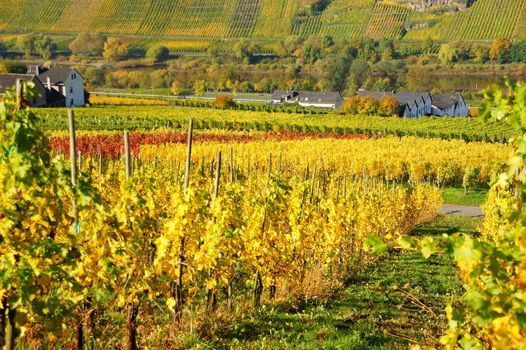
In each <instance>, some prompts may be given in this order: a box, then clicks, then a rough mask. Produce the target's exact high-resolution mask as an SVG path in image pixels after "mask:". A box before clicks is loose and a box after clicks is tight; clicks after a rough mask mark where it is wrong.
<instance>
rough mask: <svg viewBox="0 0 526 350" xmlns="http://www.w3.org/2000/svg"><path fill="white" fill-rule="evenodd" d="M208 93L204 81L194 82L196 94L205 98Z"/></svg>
mask: <svg viewBox="0 0 526 350" xmlns="http://www.w3.org/2000/svg"><path fill="white" fill-rule="evenodd" d="M205 92H206V82H205V81H204V80H196V81H195V82H194V94H196V95H197V96H203V95H204V94H205Z"/></svg>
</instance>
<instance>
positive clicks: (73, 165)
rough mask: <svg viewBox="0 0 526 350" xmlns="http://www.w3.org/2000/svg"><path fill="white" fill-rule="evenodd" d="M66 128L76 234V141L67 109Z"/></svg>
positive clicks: (72, 123)
mask: <svg viewBox="0 0 526 350" xmlns="http://www.w3.org/2000/svg"><path fill="white" fill-rule="evenodd" d="M68 126H69V155H70V164H71V186H72V188H73V198H72V200H71V211H72V215H73V228H74V231H75V232H78V229H79V227H78V225H79V223H78V221H79V215H78V210H77V200H76V187H77V159H76V155H77V152H76V148H77V140H76V137H75V114H74V112H73V110H72V109H71V108H70V109H68Z"/></svg>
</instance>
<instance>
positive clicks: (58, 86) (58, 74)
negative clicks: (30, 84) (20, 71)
mask: <svg viewBox="0 0 526 350" xmlns="http://www.w3.org/2000/svg"><path fill="white" fill-rule="evenodd" d="M28 73H32V74H35V75H36V76H37V78H38V79H40V81H41V82H42V84H44V86H46V88H47V89H48V90H55V91H56V92H58V93H59V94H61V95H62V96H64V105H65V106H66V107H79V106H84V105H85V104H86V100H85V96H84V77H83V76H82V75H81V74H80V73H79V72H78V71H77V70H76V69H74V68H45V67H40V66H33V67H30V68H29V71H28Z"/></svg>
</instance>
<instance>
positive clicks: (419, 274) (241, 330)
mask: <svg viewBox="0 0 526 350" xmlns="http://www.w3.org/2000/svg"><path fill="white" fill-rule="evenodd" d="M479 222H480V221H479V219H476V218H465V217H458V216H441V217H439V218H437V219H436V220H435V221H433V222H431V223H429V224H426V225H423V226H421V227H419V228H417V229H415V230H414V232H413V234H414V235H418V236H426V235H441V234H444V233H446V234H451V233H455V232H469V233H474V232H475V231H476V227H477V225H478V224H479ZM463 293H464V289H463V287H462V284H461V281H460V280H459V277H458V274H457V269H456V268H455V266H454V264H453V262H452V261H451V259H450V258H449V257H446V256H442V255H436V256H432V257H431V258H429V259H425V258H423V257H422V255H421V254H420V253H418V252H407V251H398V250H391V251H390V252H389V253H388V254H386V255H384V256H382V257H379V258H378V261H376V262H375V263H373V264H372V265H370V266H369V267H367V268H366V269H364V270H363V271H360V272H358V273H357V274H356V275H355V276H354V277H353V278H351V279H350V280H349V281H348V283H347V286H346V287H345V288H344V289H343V290H342V291H341V292H339V293H338V294H337V295H335V296H334V297H333V298H332V299H331V300H329V301H328V302H324V303H319V304H308V305H304V306H301V307H291V306H290V305H281V306H275V307H265V308H262V309H260V310H258V311H256V312H254V313H253V314H252V315H250V316H247V317H245V318H244V319H243V320H241V321H239V322H237V323H235V324H234V325H233V326H232V327H229V329H228V330H227V331H226V332H225V333H224V334H222V335H221V336H220V337H219V339H216V340H215V341H213V342H209V343H202V344H199V345H198V346H197V348H214V349H407V348H408V345H409V344H420V345H438V340H439V338H440V336H441V335H442V334H443V333H444V331H445V329H446V328H447V320H446V317H445V312H444V309H445V307H446V305H447V304H448V303H449V302H450V301H452V300H454V299H455V298H458V296H460V295H461V294H463Z"/></svg>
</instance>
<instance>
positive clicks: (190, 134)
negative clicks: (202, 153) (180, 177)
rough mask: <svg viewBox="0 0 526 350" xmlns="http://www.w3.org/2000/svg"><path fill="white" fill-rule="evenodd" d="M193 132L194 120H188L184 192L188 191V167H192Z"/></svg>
mask: <svg viewBox="0 0 526 350" xmlns="http://www.w3.org/2000/svg"><path fill="white" fill-rule="evenodd" d="M193 132H194V119H193V118H192V119H190V125H189V127H188V139H187V142H186V167H185V169H184V192H185V193H186V192H187V191H188V185H189V183H190V167H191V166H192V163H191V162H192V137H193Z"/></svg>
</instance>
